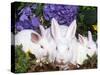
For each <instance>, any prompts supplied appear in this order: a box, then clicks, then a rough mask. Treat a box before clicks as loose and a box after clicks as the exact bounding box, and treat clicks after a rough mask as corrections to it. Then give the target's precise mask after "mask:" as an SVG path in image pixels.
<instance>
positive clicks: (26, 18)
mask: <svg viewBox="0 0 100 75" xmlns="http://www.w3.org/2000/svg"><path fill="white" fill-rule="evenodd" d="M35 8H36V6H35ZM35 8H34V9H35ZM19 15H20V17H19V20H18V21H17V22H16V30H17V31H21V30H23V29H34V30H35V29H36V28H38V27H39V25H40V20H39V18H38V17H36V16H35V14H32V9H31V7H29V6H28V7H25V8H23V9H22V10H21V12H20V13H19ZM32 15H34V16H32Z"/></svg>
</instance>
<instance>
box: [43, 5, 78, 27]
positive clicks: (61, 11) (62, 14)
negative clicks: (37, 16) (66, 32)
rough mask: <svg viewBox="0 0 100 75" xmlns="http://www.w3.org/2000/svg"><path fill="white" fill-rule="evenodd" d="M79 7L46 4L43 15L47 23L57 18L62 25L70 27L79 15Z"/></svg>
mask: <svg viewBox="0 0 100 75" xmlns="http://www.w3.org/2000/svg"><path fill="white" fill-rule="evenodd" d="M77 9H78V6H74V5H57V4H46V5H44V8H43V15H44V18H45V19H46V20H47V21H50V20H51V19H52V18H55V19H56V20H57V21H58V23H59V24H60V25H63V24H64V25H68V26H69V25H70V23H71V22H72V21H73V20H74V19H75V18H76V15H77V13H78V11H77Z"/></svg>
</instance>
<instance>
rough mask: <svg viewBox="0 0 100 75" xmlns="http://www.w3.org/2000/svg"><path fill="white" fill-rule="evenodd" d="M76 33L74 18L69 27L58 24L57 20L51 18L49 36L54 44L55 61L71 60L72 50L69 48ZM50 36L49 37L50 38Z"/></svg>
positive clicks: (65, 61)
mask: <svg viewBox="0 0 100 75" xmlns="http://www.w3.org/2000/svg"><path fill="white" fill-rule="evenodd" d="M75 33H76V20H74V21H73V22H72V23H71V25H70V26H69V27H67V26H60V25H59V24H58V22H57V21H56V20H55V19H54V18H53V19H52V20H51V31H50V34H51V35H50V36H49V38H50V37H51V38H52V39H53V40H54V42H55V44H56V52H57V53H56V54H55V55H56V62H57V63H58V64H63V65H64V64H66V63H69V62H73V61H74V60H73V58H74V57H73V53H74V52H73V51H72V50H70V48H71V46H72V44H71V43H73V41H74V40H75V42H76V38H75ZM51 38H50V39H51Z"/></svg>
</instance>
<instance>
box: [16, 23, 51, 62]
mask: <svg viewBox="0 0 100 75" xmlns="http://www.w3.org/2000/svg"><path fill="white" fill-rule="evenodd" d="M40 31H41V35H40V34H39V33H37V32H36V31H34V30H30V29H25V30H22V31H20V32H18V33H17V34H16V36H15V45H21V44H22V46H23V47H22V50H23V51H24V52H25V53H26V52H28V51H30V52H31V53H32V54H34V55H35V56H36V58H37V59H41V60H42V59H44V58H45V57H46V56H47V52H48V50H49V49H51V48H50V46H49V43H48V40H47V39H46V36H45V29H44V27H43V26H42V25H40Z"/></svg>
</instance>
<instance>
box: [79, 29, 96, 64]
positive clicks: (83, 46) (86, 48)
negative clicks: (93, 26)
mask: <svg viewBox="0 0 100 75" xmlns="http://www.w3.org/2000/svg"><path fill="white" fill-rule="evenodd" d="M78 37H79V43H78V44H79V45H78V53H77V63H78V64H83V61H84V60H85V59H87V58H88V57H87V54H88V55H89V56H92V55H93V54H94V53H97V46H96V43H95V42H94V41H93V39H92V34H91V32H90V31H88V38H87V37H84V36H82V35H80V34H79V36H78Z"/></svg>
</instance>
